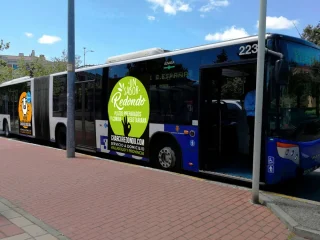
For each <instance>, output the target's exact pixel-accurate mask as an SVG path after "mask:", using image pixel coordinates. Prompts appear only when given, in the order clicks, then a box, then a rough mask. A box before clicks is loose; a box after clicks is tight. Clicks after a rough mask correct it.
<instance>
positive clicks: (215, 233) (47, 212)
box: [0, 138, 294, 240]
mask: <svg viewBox="0 0 320 240" xmlns="http://www.w3.org/2000/svg"><path fill="white" fill-rule="evenodd" d="M0 152H1V155H0V164H1V168H0V195H1V196H2V197H4V198H5V199H8V200H9V201H10V202H11V203H13V204H14V205H15V206H16V207H18V208H20V209H24V210H25V211H27V212H28V213H29V214H32V216H34V217H36V218H38V219H41V221H42V223H44V224H48V225H49V226H51V227H52V228H53V229H56V230H57V231H59V232H57V231H55V232H54V234H55V235H54V234H53V236H55V237H62V235H61V234H63V235H64V236H66V237H67V238H69V239H72V240H91V239H92V240H94V239H101V240H108V239H112V240H116V239H122V240H124V239H126V240H127V239H128V240H129V239H135V240H145V239H148V240H150V239H152V240H157V239H158V240H160V239H161V240H162V239H164V240H170V239H177V240H188V239H192V240H200V239H206V240H210V239H222V240H228V239H232V240H241V239H242V240H257V239H265V240H268V239H270V240H271V239H272V240H273V239H278V240H280V239H281V240H282V239H283V240H285V239H288V237H289V239H294V236H293V235H292V234H291V233H290V231H289V230H288V229H287V228H286V226H285V225H284V224H283V223H282V222H281V221H280V220H279V219H278V218H277V217H276V216H275V215H274V214H272V212H271V211H270V210H269V209H268V208H266V207H264V206H260V205H253V204H251V203H250V199H251V193H250V191H248V190H247V189H244V188H238V187H233V186H231V185H226V184H220V183H215V182H212V181H206V180H201V179H195V178H192V177H188V176H184V175H179V174H172V173H168V172H163V171H155V170H152V169H148V168H143V167H138V166H133V165H128V164H122V163H119V162H113V161H102V160H97V159H95V158H93V157H90V156H85V155H81V154H77V158H76V159H66V157H65V155H66V154H65V151H59V150H56V149H52V148H47V147H43V146H36V145H31V144H26V143H23V142H18V141H14V140H10V139H9V140H7V139H4V138H0ZM2 207H4V208H6V206H4V205H2ZM2 214H3V212H2ZM3 221H4V222H6V221H5V219H3ZM21 221H22V220H21ZM23 221H25V219H23ZM6 223H7V224H8V222H6ZM7 226H9V224H8V225H7ZM29 226H32V225H29ZM35 226H36V225H35ZM12 228H13V227H12ZM21 228H22V230H25V229H24V227H21ZM21 228H20V229H21ZM15 229H16V231H18V230H17V228H15ZM43 230H45V231H47V232H49V233H50V234H52V232H50V231H48V230H46V228H43ZM0 231H1V228H0ZM20 231H21V230H20ZM25 232H26V233H28V234H29V235H30V236H32V235H31V234H30V233H29V232H28V231H25ZM60 233H61V234H60ZM59 234H60V235H59ZM43 236H44V235H43ZM31 239H32V238H31ZM40 239H41V238H40ZM53 239H54V238H53ZM61 239H62V238H61ZM15 240H16V239H15Z"/></svg>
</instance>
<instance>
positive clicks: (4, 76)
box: [0, 39, 12, 83]
mask: <svg viewBox="0 0 320 240" xmlns="http://www.w3.org/2000/svg"><path fill="white" fill-rule="evenodd" d="M9 47H10V42H7V43H4V41H3V40H2V39H1V40H0V51H3V50H6V49H8V48H9ZM11 77H12V69H10V68H8V67H7V63H6V62H5V61H3V60H2V59H0V83H2V82H4V81H6V80H8V79H11Z"/></svg>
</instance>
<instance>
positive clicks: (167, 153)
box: [153, 144, 181, 171]
mask: <svg viewBox="0 0 320 240" xmlns="http://www.w3.org/2000/svg"><path fill="white" fill-rule="evenodd" d="M154 150H155V151H154V155H153V156H154V157H153V162H154V164H155V165H156V167H157V168H160V169H164V170H175V171H176V170H179V169H180V164H181V163H180V162H181V160H180V154H179V150H178V148H177V147H175V146H174V144H166V145H162V144H161V145H159V146H157V147H156V148H155V149H154Z"/></svg>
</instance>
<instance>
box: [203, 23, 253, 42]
mask: <svg viewBox="0 0 320 240" xmlns="http://www.w3.org/2000/svg"><path fill="white" fill-rule="evenodd" d="M247 36H249V34H248V33H247V31H246V30H245V29H244V28H236V27H235V26H232V27H231V28H228V29H226V30H225V31H224V32H216V33H214V34H211V33H209V34H208V35H206V36H205V40H206V41H225V40H230V39H235V38H242V37H247Z"/></svg>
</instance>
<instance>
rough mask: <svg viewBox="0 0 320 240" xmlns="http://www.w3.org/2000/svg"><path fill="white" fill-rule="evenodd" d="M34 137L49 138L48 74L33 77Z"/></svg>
mask: <svg viewBox="0 0 320 240" xmlns="http://www.w3.org/2000/svg"><path fill="white" fill-rule="evenodd" d="M33 105H34V121H35V137H36V138H38V139H43V140H50V127H49V76H46V77H39V78H35V79H34V104H33Z"/></svg>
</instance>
